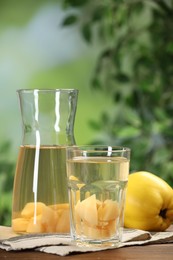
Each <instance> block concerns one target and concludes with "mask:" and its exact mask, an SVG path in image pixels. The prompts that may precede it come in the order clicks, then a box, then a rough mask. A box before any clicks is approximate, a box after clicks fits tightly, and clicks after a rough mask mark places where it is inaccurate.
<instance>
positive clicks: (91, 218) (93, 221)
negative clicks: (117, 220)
mask: <svg viewBox="0 0 173 260" xmlns="http://www.w3.org/2000/svg"><path fill="white" fill-rule="evenodd" d="M75 210H76V214H77V215H78V216H79V217H80V218H81V219H82V220H83V221H86V222H87V223H88V224H89V225H90V226H96V225H97V224H98V213H97V204H96V195H95V194H93V195H92V196H90V197H88V198H87V199H85V200H83V201H81V202H80V201H78V203H77V204H76V207H75Z"/></svg>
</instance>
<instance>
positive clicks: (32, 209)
mask: <svg viewBox="0 0 173 260" xmlns="http://www.w3.org/2000/svg"><path fill="white" fill-rule="evenodd" d="M44 207H46V205H45V204H44V203H42V202H36V203H34V202H29V203H27V204H26V205H25V207H24V209H23V210H22V212H21V216H22V217H24V218H32V217H33V216H34V215H35V216H37V215H40V214H41V213H42V211H43V208H44Z"/></svg>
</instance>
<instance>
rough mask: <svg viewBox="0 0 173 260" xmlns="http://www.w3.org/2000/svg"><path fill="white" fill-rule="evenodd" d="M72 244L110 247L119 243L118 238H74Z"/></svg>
mask: <svg viewBox="0 0 173 260" xmlns="http://www.w3.org/2000/svg"><path fill="white" fill-rule="evenodd" d="M74 244H75V245H77V246H79V247H93V248H110V247H117V246H118V245H119V244H120V240H118V239H111V240H110V239H109V240H108V239H107V240H87V239H86V240H83V239H79V238H78V239H75V240H74Z"/></svg>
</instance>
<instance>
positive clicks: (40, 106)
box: [12, 89, 78, 234]
mask: <svg viewBox="0 0 173 260" xmlns="http://www.w3.org/2000/svg"><path fill="white" fill-rule="evenodd" d="M17 93H18V96H19V101H20V109H21V116H22V126H23V140H22V145H21V146H20V148H19V154H18V160H17V165H16V172H15V177H14V186H13V206H12V228H13V231H15V232H17V233H49V232H51V233H52V232H56V233H63V234H64V233H69V230H70V227H69V225H70V223H69V204H68V192H67V182H66V147H67V146H70V145H74V144H75V138H74V131H73V130H74V120H75V114H76V107H77V97H78V90H75V89H55V90H52V89H51V90H50V89H47V90H39V89H35V90H18V91H17Z"/></svg>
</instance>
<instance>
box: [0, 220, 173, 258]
mask: <svg viewBox="0 0 173 260" xmlns="http://www.w3.org/2000/svg"><path fill="white" fill-rule="evenodd" d="M168 230H170V231H173V225H172V226H170V227H169V229H168ZM2 259H6V260H20V259H22V260H27V259H32V260H38V259H41V260H60V259H61V260H62V259H63V260H79V259H81V260H116V259H118V260H127V259H128V260H153V259H157V260H173V244H171V243H170V244H157V245H143V246H130V247H122V248H119V249H110V250H105V251H100V252H94V253H93V252H92V253H78V254H73V255H68V256H58V255H52V254H47V253H41V252H36V251H34V250H26V251H18V252H17V251H9V252H7V251H5V250H1V249H0V260H2Z"/></svg>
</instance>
